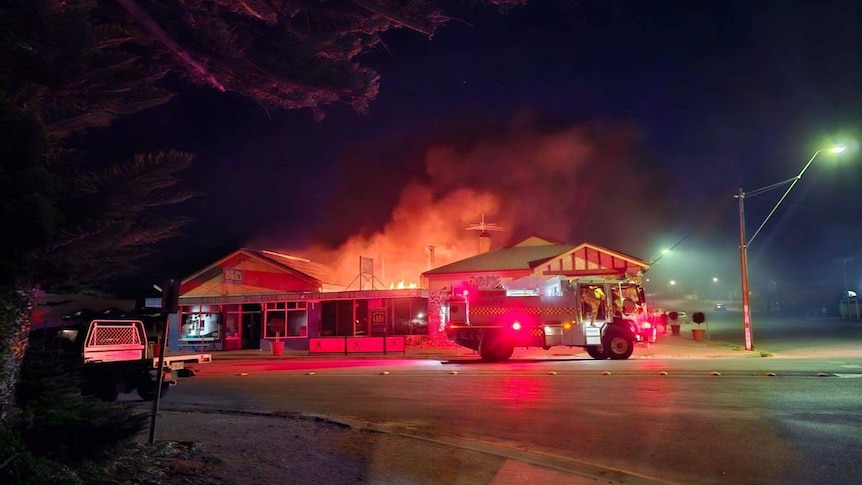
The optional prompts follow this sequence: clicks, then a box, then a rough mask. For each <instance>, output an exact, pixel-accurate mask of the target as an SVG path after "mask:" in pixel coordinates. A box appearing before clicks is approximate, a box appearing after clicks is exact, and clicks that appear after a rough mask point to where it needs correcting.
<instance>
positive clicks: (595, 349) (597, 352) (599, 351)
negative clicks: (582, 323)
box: [587, 345, 608, 360]
mask: <svg viewBox="0 0 862 485" xmlns="http://www.w3.org/2000/svg"><path fill="white" fill-rule="evenodd" d="M587 353H588V354H590V357H592V358H594V359H596V360H605V359H607V358H608V356H607V355H605V349H603V348H602V347H601V346H600V345H591V346H589V347H587Z"/></svg>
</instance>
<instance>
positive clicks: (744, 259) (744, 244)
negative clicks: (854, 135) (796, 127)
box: [734, 145, 846, 350]
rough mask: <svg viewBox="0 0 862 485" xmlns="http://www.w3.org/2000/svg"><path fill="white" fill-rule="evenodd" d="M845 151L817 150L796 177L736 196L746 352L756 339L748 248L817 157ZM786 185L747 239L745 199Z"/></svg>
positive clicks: (840, 146)
mask: <svg viewBox="0 0 862 485" xmlns="http://www.w3.org/2000/svg"><path fill="white" fill-rule="evenodd" d="M844 150H846V147H845V146H844V145H835V146H833V147H830V148H823V149H820V150H817V151H816V152H814V155H811V158H810V159H809V160H808V163H806V164H805V166H804V167H802V170H801V171H800V172H799V174H798V175H796V176H795V177H793V178H790V179H787V180H785V181H783V182H779V183H777V184H773V185H769V186H766V187H762V188H759V189H757V190H753V191H749V192H747V193H746V192H744V191H743V190H742V188H741V187H740V189H739V192H738V193H737V195H735V196H734V197H736V198H737V199H739V268H740V273H741V274H742V326H743V332H744V336H745V350H754V339H753V338H752V335H751V294H750V292H749V289H748V246H749V245H751V242H752V241H754V238H756V237H757V235H758V234H760V230H761V229H763V226H765V225H766V223H767V222H768V221H769V218H770V217H772V214H774V213H775V210H776V209H778V206H779V205H781V203H782V202H783V201H784V199H785V198H786V197H787V194H789V193H790V191H791V190H793V187H794V186H796V183H797V182H799V180H800V179H801V178H802V176H803V175H805V171H806V170H808V167H809V166H810V165H811V163H812V162H813V161H814V159H815V158H817V155H820V153H821V152H824V151H828V152H830V153H836V154H837V153H841V152H843V151H844ZM786 184H790V186H789V187H787V190H785V191H784V194H783V195H782V196H781V198H780V199H778V202H776V203H775V205H774V206H773V207H772V210H771V211H770V212H769V214H767V215H766V219H764V220H763V222H762V223H761V224H760V227H758V228H757V230H756V231H754V235H753V236H751V238H750V239H746V235H745V205H744V204H743V201H744V200H745V197H746V196H752V195H758V194H761V193H763V192H766V191H769V190H772V189H775V188H778V187H781V186H783V185H786Z"/></svg>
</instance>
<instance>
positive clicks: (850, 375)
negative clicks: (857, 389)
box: [835, 374, 862, 379]
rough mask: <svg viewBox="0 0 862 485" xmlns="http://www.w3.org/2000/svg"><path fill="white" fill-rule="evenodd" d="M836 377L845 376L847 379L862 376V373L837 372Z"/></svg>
mask: <svg viewBox="0 0 862 485" xmlns="http://www.w3.org/2000/svg"><path fill="white" fill-rule="evenodd" d="M835 377H843V378H845V379H853V378H856V377H862V374H835Z"/></svg>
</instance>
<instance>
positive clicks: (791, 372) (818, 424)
mask: <svg viewBox="0 0 862 485" xmlns="http://www.w3.org/2000/svg"><path fill="white" fill-rule="evenodd" d="M722 317H724V318H725V320H721V318H717V319H715V321H714V323H712V327H711V335H712V338H716V336H725V337H728V338H733V337H734V332H735V328H734V325H735V323H734V316H733V315H732V314H731V315H727V316H724V315H722ZM759 325H760V326H759V327H757V330H759V334H756V335H760V336H761V338H760V339H759V340H758V341H757V342H762V345H763V346H764V348H766V347H768V348H769V349H770V350H774V351H775V355H776V357H775V358H754V357H750V356H748V355H745V356H741V357H739V358H727V359H696V358H695V359H684V358H676V359H661V358H654V359H634V360H628V361H594V360H590V359H588V358H579V357H566V358H551V359H546V358H536V359H533V358H522V359H516V360H514V361H511V362H507V363H501V364H485V363H480V362H477V361H475V360H474V359H449V360H432V359H423V360H410V359H374V358H364V359H347V358H340V359H316V358H308V359H296V360H292V361H287V362H246V363H236V364H234V365H233V366H223V367H220V368H217V367H213V368H212V369H209V370H208V369H206V368H203V369H202V371H201V373H200V375H199V376H197V377H195V378H193V379H186V380H183V381H182V382H181V383H180V385H178V386H175V387H174V388H173V389H172V391H171V393H170V394H168V396H167V397H166V399H165V401H164V405H165V406H166V407H169V408H171V409H220V410H234V411H253V412H264V413H286V412H287V413H292V412H299V413H305V414H314V415H325V416H327V417H329V418H331V419H335V420H337V421H343V422H349V423H351V424H354V425H359V426H368V427H372V428H374V429H380V430H384V431H388V432H395V433H399V434H403V435H412V436H418V437H422V438H427V439H432V440H435V441H437V442H442V443H447V444H451V445H452V446H461V447H464V448H467V449H474V450H475V449H479V450H483V451H488V452H489V453H494V454H497V455H499V456H504V457H507V458H511V459H517V460H522V461H525V462H528V463H532V464H536V465H539V466H547V467H549V468H554V469H558V470H571V471H576V472H578V473H582V474H585V475H588V476H594V475H596V474H597V473H599V471H601V470H604V471H605V472H608V471H610V472H611V473H615V474H616V475H614V476H616V477H618V478H619V480H620V481H621V482H624V483H635V482H644V483H649V482H652V483H734V484H737V483H758V484H771V483H775V484H779V483H780V484H787V483H832V484H842V483H847V484H857V483H862V463H860V461H859V460H858V457H859V456H862V437H860V431H859V430H860V429H862V407H860V406H859V396H860V394H862V351H858V350H857V351H856V352H854V351H853V348H854V347H853V345H848V339H856V340H855V348H856V349H859V347H860V346H862V339H859V337H860V329H862V324H855V325H854V324H850V323H849V322H843V323H842V322H841V321H830V322H826V323H824V322H823V321H817V322H813V321H798V320H794V321H787V320H783V319H760V320H759ZM815 325H819V326H820V327H814V328H811V327H812V326H815ZM827 325H828V326H827ZM738 329H739V332H740V333H741V327H738ZM815 329H816V330H820V331H819V332H818V335H816V336H812V335H811V334H812V332H813V331H814V330H815ZM739 337H740V338H741V335H740V336H739ZM664 338H672V337H664ZM812 341H813V342H814V343H812ZM852 342H853V341H852V340H851V341H850V342H849V343H851V344H852ZM815 344H816V345H815ZM758 346H760V343H758ZM800 349H802V350H805V352H803V351H802V350H800ZM848 349H849V350H848ZM805 353H807V354H810V355H814V357H799V355H801V354H805ZM758 355H759V354H758Z"/></svg>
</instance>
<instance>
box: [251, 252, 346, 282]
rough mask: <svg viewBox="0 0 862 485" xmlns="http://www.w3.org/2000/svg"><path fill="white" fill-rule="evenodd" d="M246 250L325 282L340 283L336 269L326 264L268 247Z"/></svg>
mask: <svg viewBox="0 0 862 485" xmlns="http://www.w3.org/2000/svg"><path fill="white" fill-rule="evenodd" d="M246 251H249V252H251V253H254V254H257V255H258V256H260V257H261V258H264V259H268V260H270V261H273V262H275V263H276V264H278V265H281V266H283V267H286V268H289V269H292V270H293V271H297V272H299V273H302V274H304V275H308V276H311V277H312V278H314V279H315V280H317V281H320V282H321V283H323V284H331V285H337V284H338V282H337V281H336V280H337V276H336V273H335V270H334V269H332V268H330V267H329V266H326V265H325V264H321V263H315V262H313V261H311V260H308V259H305V258H300V257H297V256H291V255H289V254H283V253H278V252H275V251H268V250H266V249H246Z"/></svg>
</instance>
